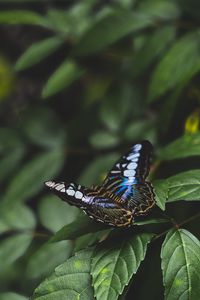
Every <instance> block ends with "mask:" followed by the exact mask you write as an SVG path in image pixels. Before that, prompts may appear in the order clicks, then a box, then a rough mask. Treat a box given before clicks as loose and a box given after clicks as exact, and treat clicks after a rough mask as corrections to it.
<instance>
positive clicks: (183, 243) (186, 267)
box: [161, 229, 200, 300]
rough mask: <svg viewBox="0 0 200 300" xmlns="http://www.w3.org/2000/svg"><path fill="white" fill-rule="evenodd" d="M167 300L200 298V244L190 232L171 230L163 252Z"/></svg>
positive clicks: (194, 299) (193, 299) (163, 246)
mask: <svg viewBox="0 0 200 300" xmlns="http://www.w3.org/2000/svg"><path fill="white" fill-rule="evenodd" d="M161 259H162V271H163V281H164V286H165V299H166V300H167V299H169V300H171V299H183V300H184V299H185V300H186V299H191V300H196V299H199V298H200V288H199V281H200V275H199V274H200V242H199V241H198V239H197V238H196V237H195V236H193V235H192V234H191V233H190V232H189V231H187V230H184V229H179V230H176V231H175V230H171V231H170V232H169V233H168V234H167V236H166V238H165V241H164V243H163V245H162V250H161Z"/></svg>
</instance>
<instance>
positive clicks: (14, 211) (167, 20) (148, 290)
mask: <svg viewBox="0 0 200 300" xmlns="http://www.w3.org/2000/svg"><path fill="white" fill-rule="evenodd" d="M0 38H1V44H0V102H1V103H0V105H1V110H0V118H1V127H0V156H1V159H0V185H1V202H0V234H1V237H2V238H1V241H0V281H1V285H0V292H1V293H0V299H13V300H23V299H28V297H29V296H30V295H32V293H33V291H34V289H35V287H36V286H37V285H38V284H39V283H40V282H41V281H42V279H44V278H45V277H46V276H47V275H49V274H51V272H52V271H53V270H54V269H55V267H56V266H58V265H59V264H61V263H63V262H64V261H65V260H66V259H67V258H68V257H69V256H71V255H72V254H73V253H74V251H76V250H79V249H83V248H84V247H85V246H87V245H90V244H92V243H93V242H95V241H97V240H98V239H99V237H100V235H99V232H98V233H97V234H96V235H95V234H91V233H89V232H87V234H86V233H85V235H83V236H82V237H77V238H76V239H75V240H73V241H71V240H67V241H66V240H65V241H63V240H61V241H59V242H57V243H54V244H50V243H47V240H48V239H49V238H50V237H52V236H53V234H54V233H55V232H57V231H58V230H60V229H61V228H62V227H63V226H64V225H67V224H70V223H71V222H73V221H75V220H76V218H79V215H78V214H79V211H78V210H77V209H76V208H74V207H71V206H69V205H67V204H66V203H62V202H60V201H59V200H57V198H55V197H54V196H52V195H49V193H47V192H46V190H45V188H44V185H43V182H44V181H45V180H48V179H62V180H63V179H64V180H65V181H68V182H71V181H75V182H78V183H80V184H84V185H91V184H97V183H100V182H101V181H102V179H103V178H104V176H105V174H106V172H107V171H108V170H109V169H110V167H112V165H113V163H114V162H115V161H116V159H117V158H118V157H119V156H120V155H121V153H123V152H124V151H126V150H127V148H128V147H130V146H131V145H132V144H133V143H135V142H137V141H140V140H143V139H148V140H150V141H151V142H152V144H153V145H154V148H155V154H154V158H153V163H152V178H153V179H165V178H167V177H169V184H170V183H171V185H170V188H169V195H168V196H169V202H173V201H177V200H180V199H182V198H181V197H182V196H180V193H179V190H177V187H178V188H180V184H179V182H181V187H182V189H183V190H181V193H183V192H184V191H185V195H187V196H186V198H185V200H193V198H194V197H195V199H200V193H199V179H200V176H199V171H198V170H194V169H199V168H200V161H199V157H197V156H198V155H199V154H200V132H199V129H200V89H199V86H200V85H199V80H200V77H199V74H200V73H199V71H200V3H199V1H198V0H192V1H189V0H183V1H180V0H171V1H170V0H168V1H167V0H141V1H137V0H110V1H99V0H84V1H67V0H66V1H64V0H63V1H54V0H51V1H48V0H46V1H45V0H43V1H42V0H41V1H37V0H35V1H34V0H15V1H14V0H13V1H12V0H9V1H8V0H7V1H6V0H5V1H3V0H0ZM189 170H194V172H193V171H191V172H192V173H187V171H188V172H189ZM180 172H183V175H181V176H182V177H181V176H180V177H175V178H174V177H173V176H172V175H175V174H177V173H180ZM184 172H186V173H184ZM188 174H189V175H188ZM170 176H171V177H170ZM188 176H189V177H190V176H191V178H193V176H194V179H191V182H190V184H191V191H193V192H194V189H195V192H194V193H196V194H192V196H191V194H190V192H191V191H189V192H188V188H187V191H186V190H184V189H185V186H186V185H187V178H189V177H188ZM171 178H172V179H171ZM195 178H196V181H195ZM170 180H171V181H170ZM185 181H186V183H184V182H185ZM157 184H158V194H159V193H166V194H167V191H166V190H164V189H163V187H162V180H161V181H159V183H157ZM159 187H161V188H160V189H159ZM170 193H171V194H170ZM189 194H190V196H188V195H189ZM159 195H160V194H159ZM181 195H183V194H181ZM194 195H195V196H194ZM178 205H179V206H178ZM197 205H198V206H197ZM159 206H160V207H161V208H163V207H164V204H163V203H161V204H160V205H159ZM198 207H199V204H198V203H197V202H188V203H186V202H182V204H181V206H180V203H179V204H178V203H172V204H169V205H168V206H167V212H168V211H169V214H170V215H171V216H172V217H176V219H177V220H178V221H181V220H184V219H186V218H188V217H189V216H190V215H192V214H193V213H195V212H196V211H197V209H198ZM187 229H188V230H191V231H192V232H193V233H194V234H195V235H196V236H197V237H199V236H200V232H199V223H198V222H197V221H193V222H192V223H190V224H188V225H187ZM159 247H160V243H159V242H155V243H154V244H153V245H152V246H151V248H150V250H149V255H148V258H147V260H146V261H145V262H144V263H143V264H142V267H141V268H140V270H139V272H138V274H137V275H136V276H135V280H134V282H133V284H132V286H131V288H130V290H129V292H128V293H127V296H126V297H127V298H126V299H129V297H130V299H131V293H132V291H134V295H135V297H136V299H138V300H140V299H146V298H147V296H148V299H149V300H151V299H162V295H163V287H162V278H161V271H160V261H159V258H158V257H157V258H156V257H155V254H157V256H159ZM151 256H154V262H152V260H151ZM152 271H153V273H154V276H152ZM152 286H153V288H152ZM22 295H23V296H22ZM26 297H27V298H26Z"/></svg>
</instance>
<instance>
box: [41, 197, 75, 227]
mask: <svg viewBox="0 0 200 300" xmlns="http://www.w3.org/2000/svg"><path fill="white" fill-rule="evenodd" d="M78 213H79V210H78V209H77V208H76V207H75V206H71V205H69V204H68V203H66V202H63V201H61V200H60V199H58V198H57V197H56V196H53V195H48V196H46V197H44V198H42V199H41V200H40V202H39V216H40V220H41V223H42V225H43V226H44V227H46V228H47V229H49V230H51V231H53V232H56V231H58V230H60V229H61V228H62V227H63V226H64V225H66V224H69V223H71V222H73V221H74V220H75V219H76V217H77V215H78Z"/></svg>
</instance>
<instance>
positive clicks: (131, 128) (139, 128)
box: [124, 120, 155, 142]
mask: <svg viewBox="0 0 200 300" xmlns="http://www.w3.org/2000/svg"><path fill="white" fill-rule="evenodd" d="M154 126H155V125H154V122H153V120H138V121H134V122H132V123H130V124H129V125H128V126H127V127H126V129H125V131H124V137H125V139H126V140H128V141H131V142H133V140H141V139H147V140H152V138H153V139H154V135H155V134H154V130H155V129H154V128H155V127H154Z"/></svg>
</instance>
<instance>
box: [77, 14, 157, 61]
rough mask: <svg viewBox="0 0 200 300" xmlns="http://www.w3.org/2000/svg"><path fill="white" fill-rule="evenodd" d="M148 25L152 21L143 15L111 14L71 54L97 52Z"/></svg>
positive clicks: (91, 30)
mask: <svg viewBox="0 0 200 300" xmlns="http://www.w3.org/2000/svg"><path fill="white" fill-rule="evenodd" d="M150 24H152V19H151V18H148V16H146V15H144V14H133V13H130V12H126V11H121V12H115V13H112V14H110V15H107V16H105V17H104V18H102V19H101V20H100V21H98V22H97V23H96V24H95V25H94V26H93V27H92V28H90V29H89V30H88V31H87V32H86V33H85V34H84V35H83V36H82V37H81V39H80V40H79V42H78V44H77V45H76V47H75V49H74V51H73V53H74V54H75V55H88V54H92V53H95V52H98V51H100V50H102V49H103V48H105V47H106V46H108V45H111V44H113V43H114V42H116V41H117V40H119V39H121V38H122V37H124V36H126V35H128V34H130V33H131V32H137V31H139V30H141V29H144V28H146V27H148V26H149V25H150Z"/></svg>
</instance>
